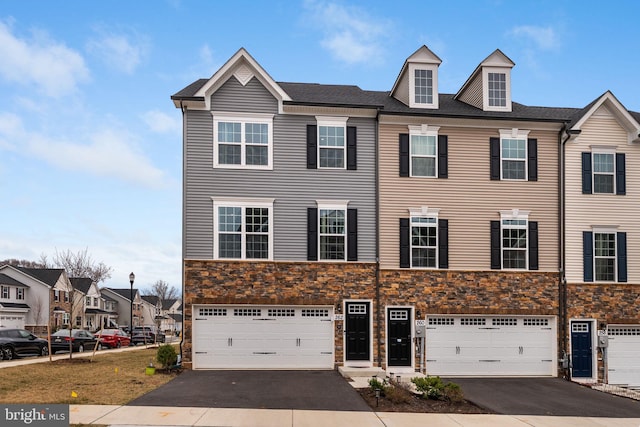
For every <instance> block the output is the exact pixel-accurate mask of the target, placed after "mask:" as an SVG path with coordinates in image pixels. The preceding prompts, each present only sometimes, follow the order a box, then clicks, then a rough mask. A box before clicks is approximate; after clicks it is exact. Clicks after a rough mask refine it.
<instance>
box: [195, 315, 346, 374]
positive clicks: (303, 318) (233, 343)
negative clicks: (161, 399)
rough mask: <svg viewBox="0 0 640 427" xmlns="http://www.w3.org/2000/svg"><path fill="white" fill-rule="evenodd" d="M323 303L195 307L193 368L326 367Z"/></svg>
mask: <svg viewBox="0 0 640 427" xmlns="http://www.w3.org/2000/svg"><path fill="white" fill-rule="evenodd" d="M331 310H332V309H331V308H326V307H308V306H304V307H301V306H295V307H273V306H271V307H269V306H239V307H238V306H236V307H233V306H231V307H221V306H195V307H194V327H193V331H194V332H193V366H194V369H222V368H230V369H231V368H233V369H243V368H247V369H251V368H260V369H264V368H267V369H268V368H272V369H282V368H289V369H290V368H294V369H303V368H307V369H309V368H322V369H331V368H333V364H334V354H333V346H334V340H333V322H332V321H331V317H332V314H333V312H332V311H331Z"/></svg>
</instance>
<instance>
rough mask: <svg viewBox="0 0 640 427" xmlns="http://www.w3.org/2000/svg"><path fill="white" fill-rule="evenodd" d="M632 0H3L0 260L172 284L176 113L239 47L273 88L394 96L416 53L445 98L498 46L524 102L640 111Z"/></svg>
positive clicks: (118, 281) (178, 170)
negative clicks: (49, 262) (187, 90)
mask: <svg viewBox="0 0 640 427" xmlns="http://www.w3.org/2000/svg"><path fill="white" fill-rule="evenodd" d="M638 12H640V3H637V2H633V1H615V0H614V1H611V2H607V3H603V2H601V1H597V2H596V1H562V0H553V1H506V0H504V1H500V0H473V1H471V0H470V1H449V2H427V1H412V2H409V1H397V2H390V1H388V0H387V1H372V0H362V1H340V0H328V1H323V0H308V1H305V0H301V1H295V0H287V1H278V0H272V1H269V2H266V1H247V0H235V1H196V0H193V1H187V0H166V1H163V0H157V1H131V0H127V1H120V0H112V1H103V2H88V1H85V0H82V1H78V0H65V1H61V0H60V1H51V0H47V1H45V0H40V1H38V0H31V1H23V0H5V1H3V2H2V7H1V8H0V158H1V159H2V161H0V194H2V201H3V203H2V209H1V211H2V214H1V216H0V217H1V218H2V220H1V221H0V259H5V258H19V259H29V260H37V259H39V258H40V256H41V254H48V255H49V257H51V256H52V255H53V254H54V253H55V251H56V250H58V251H65V250H68V249H70V250H72V251H80V250H84V249H85V248H87V249H88V251H89V253H90V254H91V255H92V257H93V259H94V260H95V261H101V262H104V263H105V264H107V265H109V266H111V267H112V268H113V277H112V278H111V279H110V280H108V281H107V282H106V285H107V286H112V287H125V286H128V278H127V277H128V274H129V272H131V271H134V272H135V273H136V277H137V278H136V286H139V287H148V286H150V285H151V284H152V283H154V282H155V281H157V280H159V279H162V280H165V281H167V282H168V283H169V284H170V285H173V286H175V287H178V288H179V287H180V286H181V246H182V245H181V206H182V205H181V203H182V195H181V189H182V183H181V179H182V158H181V156H182V140H181V115H180V111H179V110H177V109H175V108H174V107H173V104H172V103H171V101H170V96H171V95H172V94H173V93H175V92H177V91H178V90H180V89H182V88H183V87H185V86H187V85H188V84H189V83H191V82H193V81H194V80H196V79H198V78H203V77H210V76H211V75H212V74H213V73H214V72H215V71H216V70H217V68H219V67H220V66H221V65H223V64H224V62H225V61H226V60H227V59H228V58H230V57H231V56H232V55H233V54H234V53H235V52H236V51H237V50H238V49H239V48H240V47H244V48H246V49H247V50H248V51H249V53H250V54H251V55H252V56H253V57H254V58H255V59H256V60H257V61H258V62H259V63H260V64H261V65H262V66H263V67H264V68H265V70H266V71H267V72H268V73H269V74H270V75H271V76H272V77H273V78H274V79H275V80H276V81H287V82H308V83H312V82H313V83H328V84H353V85H358V86H360V87H361V88H363V89H367V90H390V89H391V87H392V86H393V83H394V82H395V79H396V77H397V75H398V73H399V71H400V69H401V67H402V64H403V62H404V60H405V59H406V58H407V57H408V56H409V55H411V54H412V53H413V52H414V51H415V50H417V49H418V48H419V47H420V46H421V45H423V44H425V45H427V46H428V47H429V48H430V49H431V50H432V51H433V52H435V53H436V54H437V55H438V56H439V57H440V58H441V59H442V60H443V63H442V65H441V66H440V71H439V88H440V91H441V92H444V93H455V92H457V90H458V89H459V88H460V87H461V86H462V84H463V83H464V82H465V80H466V79H467V77H469V75H470V74H471V73H472V72H473V70H474V69H475V67H476V66H477V65H478V64H479V63H480V62H481V61H482V60H483V59H484V58H485V57H486V56H488V55H489V54H490V53H491V52H493V51H494V50H495V49H497V48H499V49H500V50H502V51H503V52H504V53H505V54H506V55H507V56H509V57H510V58H511V59H512V60H513V61H514V62H515V63H516V66H515V68H514V69H513V72H512V95H513V99H514V100H515V101H516V102H520V103H523V104H527V105H543V106H555V107H583V106H585V105H586V104H588V103H589V102H591V101H592V100H593V99H595V98H596V97H598V96H599V95H601V94H602V93H604V92H605V91H607V90H611V91H612V92H613V93H614V95H616V97H617V98H618V99H619V100H620V101H621V102H622V103H623V104H624V105H625V106H626V107H627V108H628V109H631V110H634V111H640V85H639V84H638V80H640V79H639V75H638V69H639V67H638V65H639V59H638V47H637V44H638V43H637V40H638V36H637V27H638V24H637V16H638Z"/></svg>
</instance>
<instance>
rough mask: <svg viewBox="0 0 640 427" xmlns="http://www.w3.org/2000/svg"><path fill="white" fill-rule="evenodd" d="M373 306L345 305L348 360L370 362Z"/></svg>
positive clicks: (362, 303) (363, 303) (364, 303)
mask: <svg viewBox="0 0 640 427" xmlns="http://www.w3.org/2000/svg"><path fill="white" fill-rule="evenodd" d="M370 311H371V304H370V303H368V302H347V303H345V313H346V317H345V340H346V347H347V348H346V360H370V359H371V357H370V354H369V351H370V350H369V348H370V347H371V345H370V341H369V335H370V334H369V323H370V322H369V316H370Z"/></svg>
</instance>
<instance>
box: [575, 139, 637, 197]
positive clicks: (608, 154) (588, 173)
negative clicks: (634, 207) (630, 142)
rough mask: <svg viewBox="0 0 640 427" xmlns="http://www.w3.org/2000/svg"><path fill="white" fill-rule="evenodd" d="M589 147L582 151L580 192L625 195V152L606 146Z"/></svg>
mask: <svg viewBox="0 0 640 427" xmlns="http://www.w3.org/2000/svg"><path fill="white" fill-rule="evenodd" d="M591 148H592V150H591V151H590V152H589V151H587V152H584V153H582V193H583V194H617V195H625V194H626V191H627V185H626V176H625V175H626V165H625V163H626V161H625V153H616V151H615V149H614V148H612V147H606V146H603V147H596V146H592V147H591Z"/></svg>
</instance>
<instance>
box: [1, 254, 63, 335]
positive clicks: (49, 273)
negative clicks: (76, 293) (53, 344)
mask: <svg viewBox="0 0 640 427" xmlns="http://www.w3.org/2000/svg"><path fill="white" fill-rule="evenodd" d="M0 273H1V274H4V275H6V276H8V277H10V278H11V279H14V280H15V281H17V282H19V283H22V284H23V285H25V286H26V287H25V288H24V293H22V292H21V291H16V290H15V289H17V288H18V287H17V286H15V289H14V292H17V295H18V296H17V297H16V298H15V301H16V302H12V301H13V300H12V299H11V298H9V299H8V300H7V302H6V303H7V304H15V303H17V304H23V303H21V302H18V301H19V300H21V298H22V297H24V304H26V305H27V306H28V307H22V308H28V311H26V312H24V315H23V316H22V317H23V318H22V319H15V317H21V316H19V315H17V314H14V315H13V316H12V317H14V319H11V320H12V323H13V324H14V325H17V324H22V325H23V327H25V328H27V329H29V330H31V331H33V332H35V333H37V334H43V333H46V332H47V324H49V325H50V326H51V329H52V331H55V330H57V329H60V328H62V327H69V325H70V320H71V302H70V299H71V293H72V290H73V288H72V286H71V282H70V281H69V278H68V276H67V273H66V272H65V271H64V270H63V269H58V268H25V267H14V266H10V265H4V266H1V267H0ZM0 291H1V290H0ZM0 296H1V295H0ZM14 296H15V295H14ZM9 297H11V291H10V290H9ZM5 320H8V319H5Z"/></svg>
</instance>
